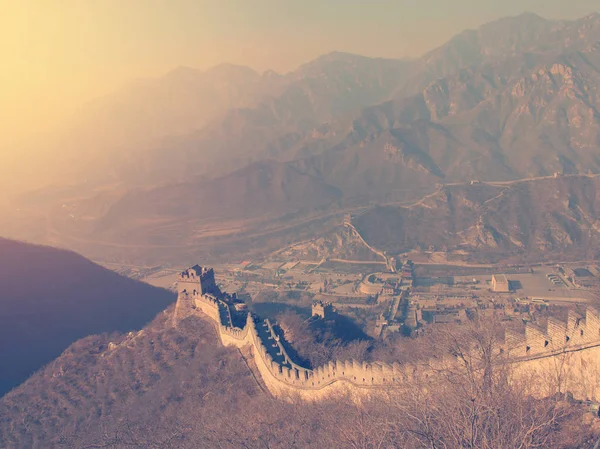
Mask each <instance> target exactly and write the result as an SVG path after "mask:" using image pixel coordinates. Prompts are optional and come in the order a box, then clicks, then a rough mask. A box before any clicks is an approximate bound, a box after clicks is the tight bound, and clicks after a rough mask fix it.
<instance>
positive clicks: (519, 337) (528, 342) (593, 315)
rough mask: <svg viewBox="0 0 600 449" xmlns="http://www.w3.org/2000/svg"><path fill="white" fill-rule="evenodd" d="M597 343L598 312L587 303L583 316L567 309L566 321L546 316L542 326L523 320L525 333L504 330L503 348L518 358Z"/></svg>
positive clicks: (548, 353) (599, 325) (599, 330)
mask: <svg viewBox="0 0 600 449" xmlns="http://www.w3.org/2000/svg"><path fill="white" fill-rule="evenodd" d="M594 345H600V315H599V314H598V310H597V309H595V308H593V307H588V308H587V309H586V312H585V316H581V315H579V314H578V313H577V312H575V311H572V310H570V311H569V315H568V318H567V321H566V322H563V321H560V320H558V319H556V318H553V317H550V318H548V324H547V325H546V328H545V329H543V328H541V327H538V326H536V325H534V324H531V323H527V325H526V326H525V333H524V334H520V333H516V332H514V331H510V330H508V331H507V332H506V341H505V345H504V348H503V350H505V351H508V352H509V353H510V355H511V356H513V357H516V358H518V359H522V358H530V357H540V356H544V355H551V354H553V353H557V352H565V351H573V350H577V349H582V348H585V347H589V346H594Z"/></svg>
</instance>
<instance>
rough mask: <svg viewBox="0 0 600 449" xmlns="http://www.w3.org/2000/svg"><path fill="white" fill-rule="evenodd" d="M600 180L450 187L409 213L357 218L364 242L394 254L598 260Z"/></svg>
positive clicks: (385, 210)
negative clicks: (465, 253)
mask: <svg viewBox="0 0 600 449" xmlns="http://www.w3.org/2000/svg"><path fill="white" fill-rule="evenodd" d="M599 187H600V178H598V177H587V176H563V177H559V178H556V179H553V178H551V179H546V180H539V181H535V182H526V181H524V182H517V183H511V184H504V185H503V184H497V185H488V184H485V183H476V184H473V185H468V184H467V185H457V186H446V187H443V188H441V189H440V190H439V192H438V193H436V194H434V195H431V196H430V197H428V198H427V199H425V200H424V201H422V202H419V203H417V204H415V205H413V206H410V207H393V206H387V207H375V208H373V209H371V210H369V211H367V212H366V213H364V214H363V215H361V216H360V217H358V218H356V219H355V226H356V227H357V229H358V230H359V231H360V232H361V235H363V237H364V238H365V240H366V241H367V242H368V243H369V244H371V245H373V246H375V247H376V248H379V249H384V250H387V251H389V252H391V253H396V252H407V251H411V250H414V249H420V250H437V251H440V250H443V251H456V250H463V251H468V252H469V253H471V254H480V255H481V256H482V257H491V258H492V259H493V258H494V257H495V258H498V257H508V256H511V255H512V256H514V255H518V256H519V258H520V259H521V260H527V259H529V260H539V259H541V258H548V257H554V258H561V257H563V258H566V259H569V258H571V259H575V260H576V259H578V258H580V259H586V258H588V259H595V258H598V257H600V253H598V250H597V248H598V245H599V244H600V232H599V231H600V227H599V226H600V221H599V220H600V215H599V214H598V210H599V206H600V205H599V204H598V199H597V195H596V192H597V189H598V188H599Z"/></svg>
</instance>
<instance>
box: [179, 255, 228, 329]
mask: <svg viewBox="0 0 600 449" xmlns="http://www.w3.org/2000/svg"><path fill="white" fill-rule="evenodd" d="M219 293H220V292H219V288H218V287H217V284H216V282H215V272H214V270H213V269H212V268H206V267H201V266H200V265H194V266H193V267H192V268H188V269H187V270H185V271H182V272H181V273H179V276H178V277H177V294H178V295H177V302H176V303H175V311H174V313H173V326H175V327H177V325H178V324H179V322H180V321H181V320H182V319H184V318H185V317H186V316H188V315H189V314H191V313H192V310H193V309H194V308H195V304H194V296H202V295H204V294H211V295H214V296H217V297H218V296H219Z"/></svg>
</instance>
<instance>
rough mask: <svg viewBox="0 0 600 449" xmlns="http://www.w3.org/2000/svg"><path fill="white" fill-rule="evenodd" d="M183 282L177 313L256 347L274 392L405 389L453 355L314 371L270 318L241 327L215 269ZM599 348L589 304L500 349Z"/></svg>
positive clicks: (249, 318)
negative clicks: (296, 357) (205, 320)
mask: <svg viewBox="0 0 600 449" xmlns="http://www.w3.org/2000/svg"><path fill="white" fill-rule="evenodd" d="M179 282H180V284H179V287H178V290H179V296H178V304H177V306H176V313H177V310H182V309H184V308H185V309H186V310H187V309H189V310H194V309H195V310H200V311H202V313H204V314H205V315H207V316H208V317H209V318H211V320H212V321H213V322H214V324H215V326H216V328H217V331H218V334H219V337H220V339H221V342H222V343H223V344H224V345H227V346H235V347H238V348H243V347H248V346H249V347H251V348H252V353H253V356H254V360H255V362H256V367H257V369H258V371H259V373H260V375H261V377H262V378H263V381H264V383H265V385H266V386H267V387H268V389H269V390H270V391H271V392H272V393H273V394H274V395H280V394H289V393H299V394H301V395H302V396H303V397H306V398H313V399H314V398H319V397H323V396H324V395H325V394H326V393H327V392H330V391H341V390H340V388H342V389H344V391H349V392H351V393H355V392H367V393H368V392H369V391H373V390H377V389H380V390H381V388H383V387H385V388H390V387H398V388H403V387H404V388H406V387H409V386H410V385H412V383H413V382H415V381H421V380H423V379H428V378H429V377H430V376H432V375H434V374H435V373H439V372H442V371H443V370H444V369H445V368H447V364H448V361H449V359H448V358H440V359H431V360H427V361H426V362H422V363H413V364H399V363H392V364H388V363H383V362H371V363H368V362H359V361H357V360H343V361H340V360H335V361H330V362H328V363H326V364H324V365H322V366H319V367H316V368H314V369H311V368H308V367H304V366H301V365H299V364H297V363H295V362H294V361H293V360H292V358H291V357H290V356H289V354H288V353H287V351H286V349H285V346H284V344H283V342H282V341H281V338H282V337H281V336H280V335H278V333H277V332H276V330H275V329H274V328H273V325H272V324H271V322H270V321H269V320H268V319H261V318H259V317H257V316H255V315H253V314H251V313H247V314H246V317H245V323H244V324H243V326H242V327H238V326H235V325H234V319H233V318H234V317H233V315H234V314H236V313H239V312H236V311H235V309H234V308H233V303H232V299H231V298H230V297H229V296H227V295H224V294H222V293H221V292H220V291H219V290H218V288H217V286H216V284H214V272H213V270H212V269H207V268H201V267H199V266H197V265H196V266H195V267H192V268H190V269H189V270H186V271H184V272H183V273H181V275H180V279H179ZM183 304H185V305H186V306H185V307H183V306H182V305H183ZM188 305H189V306H188ZM237 316H238V317H239V316H240V315H239V314H238V315H237ZM599 346H600V316H599V314H598V311H597V310H596V309H594V308H591V307H589V308H588V309H587V311H586V314H585V317H583V316H579V315H578V314H577V313H575V312H569V316H568V320H567V322H564V323H563V322H561V321H559V320H557V319H554V318H549V320H548V324H547V326H546V328H545V329H542V328H539V327H537V326H535V325H532V324H528V325H527V326H526V329H525V333H524V334H523V333H522V334H519V333H514V332H511V331H507V332H506V339H505V343H504V345H503V346H502V347H501V348H499V351H502V352H505V353H506V354H507V355H510V358H511V359H510V360H515V361H517V362H518V363H521V364H523V366H525V365H527V364H531V363H535V364H536V366H538V367H539V364H538V363H537V362H536V360H537V359H540V358H542V359H543V358H552V357H554V356H555V355H556V354H563V353H565V352H569V351H580V350H581V349H585V348H592V347H599ZM594 357H595V356H594ZM599 375H600V374H599ZM599 386H600V383H599ZM327 394H328V393H327ZM361 394H362V393H361ZM595 394H596V393H593V394H592V396H593V395H595ZM598 394H600V390H599V393H598ZM586 395H588V396H589V394H588V393H586ZM590 397H591V396H590Z"/></svg>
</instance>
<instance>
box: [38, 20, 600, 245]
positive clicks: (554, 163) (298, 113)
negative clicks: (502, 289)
mask: <svg viewBox="0 0 600 449" xmlns="http://www.w3.org/2000/svg"><path fill="white" fill-rule="evenodd" d="M599 89H600V14H592V15H589V16H587V17H584V18H581V19H579V20H575V21H551V20H546V19H543V18H541V17H539V16H536V15H534V14H524V15H521V16H517V17H510V18H505V19H501V20H498V21H495V22H492V23H489V24H486V25H484V26H482V27H481V28H479V29H477V30H472V31H465V32H463V33H460V34H459V35H457V36H456V37H454V38H453V39H451V40H450V41H449V42H448V43H446V44H445V45H443V46H441V47H439V48H437V49H435V50H433V51H431V52H429V53H428V54H426V55H424V56H423V57H421V58H419V59H415V60H389V59H377V58H367V57H362V56H357V55H351V54H345V53H331V54H328V55H325V56H322V57H320V58H317V59H316V60H314V61H312V62H309V63H307V64H305V65H303V66H301V67H299V68H298V69H297V70H295V71H293V72H290V73H287V74H277V73H275V72H272V71H268V72H265V73H263V74H258V73H256V72H254V71H253V70H251V69H249V68H245V67H238V66H231V65H223V66H218V67H216V68H214V69H211V70H208V71H205V72H202V71H198V70H194V69H190V68H179V69H176V70H174V71H173V72H170V73H168V74H167V75H165V76H164V77H162V78H159V79H155V80H148V81H144V82H137V83H134V84H133V85H130V86H128V87H126V88H124V89H123V90H121V91H120V92H117V93H115V94H114V95H113V96H111V97H107V98H104V99H101V100H98V101H96V102H95V103H93V104H91V105H89V106H88V107H87V108H84V109H83V110H82V112H81V114H79V116H78V118H77V120H75V121H74V122H73V123H72V124H71V127H70V129H69V130H68V132H67V133H65V138H64V141H63V143H62V148H63V149H65V154H68V155H69V158H70V159H69V164H65V165H68V166H69V167H70V175H69V176H70V177H69V179H71V180H72V181H73V183H74V184H77V182H76V181H77V180H79V181H80V182H81V183H82V184H80V185H79V186H77V187H76V188H75V189H74V190H73V191H71V192H69V193H68V194H67V195H63V196H61V197H60V198H59V199H58V201H59V203H58V204H64V203H66V206H67V207H70V208H71V209H69V210H70V211H72V213H71V212H70V215H72V216H70V218H69V219H68V220H64V219H62V218H61V219H59V220H53V222H54V224H55V226H54V227H55V230H59V231H60V230H62V231H64V232H65V233H69V234H74V235H80V236H82V237H85V236H89V235H91V234H94V235H97V234H98V233H100V234H101V235H104V236H105V237H103V238H104V240H105V241H109V240H110V239H112V238H114V237H115V235H118V234H123V233H122V230H123V226H125V227H127V226H130V225H131V223H138V224H139V223H144V226H146V225H147V224H148V223H149V222H150V221H152V220H159V221H160V220H163V222H164V220H173V223H176V222H177V220H179V222H181V225H175V224H173V225H172V228H173V227H174V228H177V226H179V228H177V229H175V230H174V231H173V233H172V235H173V239H175V238H179V239H183V238H185V236H186V235H187V234H189V232H188V231H189V230H186V229H183V227H185V226H188V225H186V224H185V223H189V222H190V220H192V221H193V220H204V221H206V220H209V219H210V218H211V217H212V218H213V219H215V220H222V219H224V218H227V219H248V218H254V217H268V219H269V220H272V219H274V218H275V217H281V216H289V214H294V213H295V214H298V213H299V212H302V213H310V212H314V211H322V210H325V209H330V210H338V209H339V210H342V209H344V208H354V207H360V206H366V205H368V204H371V203H378V204H380V203H386V204H389V203H402V202H406V201H412V200H415V199H418V198H419V197H421V196H423V195H426V194H429V193H431V192H433V191H435V190H436V188H437V185H438V184H448V183H456V182H467V181H470V180H479V181H509V180H516V179H523V178H535V177H542V176H549V175H553V174H554V173H564V174H589V173H599V172H600V152H599V150H600V112H599V111H600V90H599ZM69 149H70V150H69ZM84 182H85V184H83V183H84ZM82 186H83V187H82ZM108 186H110V187H108ZM65 198H66V199H67V200H65ZM38 201H39V200H38ZM82 217H85V220H84V219H83V218H82ZM67 222H68V223H67ZM65 223H66V224H65ZM170 229H171V228H170ZM171 230H172V229H171ZM156 234H157V232H156V229H155V232H154V235H156ZM123 235H125V234H123ZM127 235H129V234H127ZM177 236H178V237H177ZM138 237H139V236H138ZM140 240H142V242H143V240H144V239H143V238H141V237H140ZM172 243H173V241H171V244H172Z"/></svg>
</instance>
